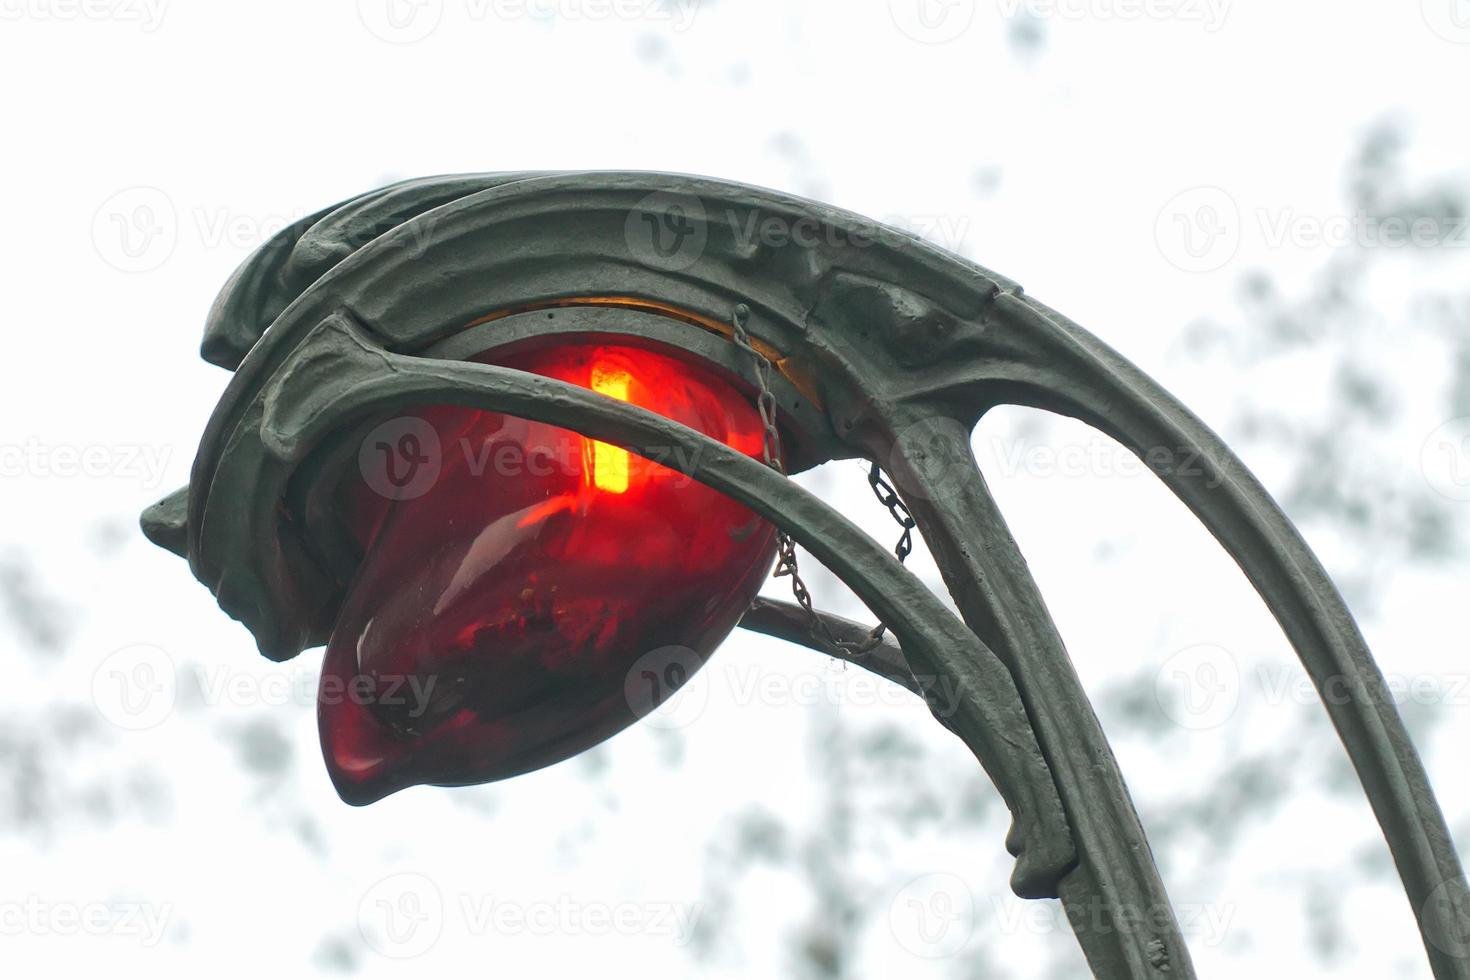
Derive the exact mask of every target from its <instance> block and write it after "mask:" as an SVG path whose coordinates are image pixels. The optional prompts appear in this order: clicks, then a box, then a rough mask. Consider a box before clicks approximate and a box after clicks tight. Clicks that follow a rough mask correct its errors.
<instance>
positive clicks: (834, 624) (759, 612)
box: [739, 596, 949, 728]
mask: <svg viewBox="0 0 1470 980" xmlns="http://www.w3.org/2000/svg"><path fill="white" fill-rule="evenodd" d="M817 617H818V618H820V619H821V621H822V623H823V625H825V626H826V627H827V631H828V632H829V633H831V634H832V635H833V636H835V637H836V638H837V639H838V641H839V642H842V643H853V644H858V643H862V642H863V641H864V640H866V639H867V638H868V637H869V636H870V635H871V634H872V630H873V628H872V627H871V626H864V625H863V624H862V623H857V622H854V621H852V620H850V619H844V618H843V617H841V616H834V615H832V614H831V613H824V612H819V613H817ZM739 625H740V628H741V629H747V630H750V631H751V632H754V633H764V634H765V635H766V636H774V637H775V638H776V639H778V640H785V641H787V642H788V643H795V644H797V645H798V646H804V647H806V648H808V649H810V650H815V651H817V652H818V653H825V654H826V655H827V656H829V657H835V658H836V659H838V660H843V661H846V662H847V663H850V664H854V665H856V666H858V667H862V668H863V669H864V670H870V671H872V672H873V673H875V674H877V675H878V676H879V677H883V678H886V679H887V680H890V681H893V683H895V684H897V685H899V686H900V687H902V688H904V689H906V690H908V691H910V692H912V693H914V694H917V695H918V696H919V697H921V698H922V697H924V696H925V695H924V686H923V685H922V684H920V683H919V682H918V681H917V680H915V679H914V672H913V671H912V670H910V669H909V662H908V660H907V659H905V657H904V655H903V648H902V647H900V646H899V645H898V644H897V643H895V642H894V641H893V638H892V637H890V636H887V635H885V636H884V637H883V639H882V640H881V641H879V643H878V645H877V646H876V647H874V648H873V649H871V650H869V651H868V652H867V653H865V654H862V655H861V656H858V655H854V654H852V653H850V652H849V651H847V650H844V649H837V650H831V649H828V648H827V647H826V646H825V645H823V644H821V643H819V642H817V639H816V637H814V636H812V630H811V623H810V622H809V621H808V619H807V613H806V610H805V609H803V608H801V607H800V606H798V605H797V604H796V603H794V602H781V601H780V600H777V599H767V598H765V597H764V596H758V597H757V598H756V600H755V601H754V602H752V603H751V604H750V608H749V609H747V610H746V611H745V615H744V616H743V617H742V618H741V620H740V623H739ZM935 717H936V718H938V719H939V721H940V723H941V724H943V725H944V726H945V727H946V728H948V727H949V722H948V721H947V720H946V719H945V718H944V717H943V716H942V715H936V716H935Z"/></svg>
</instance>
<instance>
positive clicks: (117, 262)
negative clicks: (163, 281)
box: [92, 187, 179, 272]
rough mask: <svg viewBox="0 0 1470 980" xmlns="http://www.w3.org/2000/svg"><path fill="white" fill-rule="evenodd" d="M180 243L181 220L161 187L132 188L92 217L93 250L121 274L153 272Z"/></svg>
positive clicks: (110, 201) (106, 201)
mask: <svg viewBox="0 0 1470 980" xmlns="http://www.w3.org/2000/svg"><path fill="white" fill-rule="evenodd" d="M178 243H179V217H178V213H177V212H176V211H175V210H174V203H173V201H172V200H170V199H169V196H168V195H167V194H165V193H164V192H163V191H161V190H159V189H158V188H157V187H129V188H128V189H126V190H122V191H118V192H117V193H116V194H114V195H112V196H111V197H109V198H108V199H107V200H105V201H103V202H102V206H101V207H99V208H98V209H97V213H96V214H94V215H93V216H92V246H93V247H94V248H95V249H96V250H97V254H98V255H100V256H102V260H103V261H104V262H106V263H107V264H108V265H110V266H112V267H113V268H114V269H117V270H119V271H121V272H151V271H152V270H154V269H157V268H158V267H159V266H161V265H163V264H164V263H165V262H167V261H168V259H169V256H171V255H173V254H174V248H175V247H176V246H177V245H178Z"/></svg>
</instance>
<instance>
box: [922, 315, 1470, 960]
mask: <svg viewBox="0 0 1470 980" xmlns="http://www.w3.org/2000/svg"><path fill="white" fill-rule="evenodd" d="M993 313H994V316H995V319H994V321H993V322H992V329H993V336H994V344H995V346H994V348H993V350H992V352H991V356H990V357H989V358H988V359H987V361H986V363H984V364H978V363H977V364H974V365H968V366H967V369H962V370H961V371H959V372H956V375H957V376H956V377H952V378H951V379H950V381H949V382H948V383H947V385H946V386H945V391H944V393H943V397H945V398H946V399H958V400H959V401H960V402H968V403H969V404H972V405H973V404H977V403H979V404H983V405H985V406H989V405H992V404H998V403H1006V402H1009V403H1014V404H1019V405H1028V406H1032V407H1037V408H1043V409H1047V410H1049V411H1053V412H1057V413H1060V414H1064V415H1069V416H1072V417H1075V418H1078V419H1080V420H1082V421H1084V422H1087V423H1089V424H1091V425H1093V426H1094V427H1096V428H1098V429H1099V430H1101V431H1103V432H1105V433H1107V434H1108V435H1110V436H1112V437H1113V438H1115V439H1117V440H1118V441H1119V442H1120V443H1122V444H1123V445H1125V446H1127V447H1128V448H1129V449H1130V450H1131V451H1133V452H1134V453H1135V454H1136V455H1137V456H1138V457H1139V459H1140V460H1142V461H1143V462H1144V464H1145V465H1147V466H1148V467H1149V468H1150V469H1152V470H1153V471H1154V472H1155V473H1156V474H1157V475H1158V476H1159V477H1160V479H1162V480H1163V482H1164V483H1165V484H1166V485H1167V486H1168V487H1169V489H1170V490H1171V491H1173V492H1174V494H1175V495H1176V496H1178V497H1179V499H1180V500H1182V501H1183V502H1184V503H1185V504H1186V505H1187V506H1188V507H1189V508H1190V510H1192V511H1193V512H1194V513H1195V515H1196V516H1197V517H1198V518H1199V519H1200V521H1201V522H1202V523H1203V524H1204V525H1205V526H1206V527H1208V528H1209V529H1210V532H1211V533H1212V534H1213V535H1214V536H1215V538H1216V539H1217V540H1218V541H1219V542H1220V544H1221V545H1222V546H1223V547H1224V548H1225V549H1226V550H1227V551H1228V552H1229V553H1230V555H1231V556H1232V557H1233V558H1234V559H1235V561H1236V562H1237V564H1239V566H1240V567H1241V569H1242V570H1243V571H1244V572H1245V574H1246V576H1247V578H1249V580H1250V581H1251V583H1252V584H1253V585H1254V586H1255V588H1256V591H1257V592H1258V593H1259V594H1260V595H1261V598H1262V599H1263V600H1264V601H1265V603H1266V605H1267V607H1268V608H1269V609H1270V610H1271V612H1272V614H1273V615H1274V616H1275V618H1276V620H1277V622H1278V623H1280V625H1281V628H1282V630H1283V631H1284V632H1285V633H1286V635H1287V638H1288V639H1289V640H1290V641H1291V644H1292V646H1293V648H1294V649H1295V650H1296V653H1297V656H1298V658H1299V659H1300V660H1301V662H1302V665H1303V666H1304V667H1305V668H1306V671H1307V673H1308V675H1309V676H1310V677H1311V678H1312V682H1313V684H1314V685H1315V686H1316V688H1317V690H1318V692H1319V693H1320V694H1322V695H1323V697H1322V701H1323V703H1324V705H1325V706H1326V709H1327V712H1328V714H1329V715H1330V717H1331V719H1332V723H1333V725H1334V726H1335V727H1336V729H1337V732H1338V735H1339V737H1340V738H1341V740H1342V743H1343V745H1344V747H1345V748H1346V750H1347V753H1348V756H1349V758H1350V759H1351V761H1352V763H1353V766H1354V768H1355V769H1356V770H1357V773H1358V778H1359V779H1360V781H1361V782H1362V785H1363V789H1364V792H1365V793H1366V795H1367V797H1368V800H1369V803H1370V804H1371V805H1372V807H1373V811H1374V814H1375V815H1376V816H1377V818H1378V822H1379V825H1380V826H1381V828H1382V830H1383V835H1384V838H1385V839H1386V840H1387V842H1388V846H1389V849H1390V851H1391V852H1392V854H1393V858H1394V862H1395V864H1396V865H1397V867H1398V870H1399V876H1400V878H1401V879H1402V881H1403V884H1404V889H1405V892H1406V893H1407V895H1408V898H1409V902H1410V905H1411V906H1412V909H1413V912H1414V915H1415V918H1416V920H1417V922H1418V925H1419V930H1420V933H1421V936H1422V937H1423V940H1424V946H1425V949H1426V951H1427V953H1428V956H1429V961H1430V965H1431V968H1432V969H1433V971H1434V976H1435V977H1436V978H1439V980H1470V887H1467V882H1466V878H1465V873H1464V871H1463V870H1462V868H1461V865H1460V861H1459V857H1458V855H1457V854H1456V852H1455V848H1454V844H1453V841H1452V840H1451V837H1450V834H1449V829H1448V827H1447V826H1446V824H1445V820H1444V815H1443V814H1442V812H1441V811H1440V808H1439V805H1438V803H1437V802H1436V800H1435V797H1434V792H1433V789H1432V788H1431V787H1430V784H1429V780H1428V778H1427V776H1426V774H1425V772H1424V766H1423V763H1422V762H1421V760H1420V759H1419V755H1418V753H1417V751H1416V750H1415V748H1414V745H1413V742H1412V740H1411V739H1410V737H1409V734H1408V731H1407V730H1406V729H1405V727H1404V724H1403V720H1402V719H1401V718H1400V716H1399V713H1398V710H1397V708H1396V706H1395V705H1394V702H1393V698H1392V695H1391V694H1390V693H1389V691H1388V688H1387V685H1386V684H1385V683H1384V680H1383V675H1382V674H1381V673H1380V672H1379V669H1378V666H1377V664H1376V663H1375V662H1374V661H1373V657H1372V654H1371V653H1370V652H1369V650H1368V647H1367V644H1366V642H1365V641H1364V639H1363V636H1362V634H1361V633H1360V632H1359V631H1358V628H1357V625H1356V624H1355V623H1354V621H1353V618H1352V614H1351V613H1350V612H1349V611H1348V609H1347V606H1346V604H1345V603H1344V602H1343V600H1342V597H1341V595H1340V594H1339V593H1338V591H1337V589H1336V587H1335V586H1334V585H1333V584H1332V581H1331V579H1330V578H1329V577H1328V575H1327V573H1326V571H1325V570H1324V569H1323V568H1322V565H1321V563H1320V562H1319V561H1318V560H1317V558H1316V556H1315V555H1314V554H1313V553H1312V551H1311V549H1310V548H1309V547H1308V546H1307V544H1306V542H1305V541H1304V540H1303V539H1302V537H1301V535H1300V533H1298V531H1297V530H1296V528H1295V527H1294V526H1293V525H1292V523H1291V521H1290V519H1289V518H1288V517H1287V516H1286V515H1285V513H1284V512H1283V511H1282V510H1281V508H1280V507H1279V506H1278V505H1277V504H1276V502H1275V501H1274V500H1273V499H1272V498H1271V496H1270V494H1269V493H1267V491H1266V489H1265V488H1264V487H1263V486H1261V484H1260V482H1259V481H1257V480H1256V478H1255V477H1254V476H1252V475H1251V473H1250V472H1249V471H1248V470H1247V469H1246V467H1245V465H1244V463H1242V462H1241V461H1240V459H1239V458H1238V457H1237V456H1236V455H1235V454H1234V453H1233V452H1231V450H1230V449H1229V448H1228V447H1227V446H1226V445H1225V444H1224V442H1223V441H1221V439H1220V438H1219V437H1218V436H1217V435H1215V433H1214V432H1212V431H1211V430H1210V429H1209V428H1208V427H1207V426H1206V425H1205V424H1204V423H1203V422H1201V421H1200V420H1199V419H1198V418H1196V417H1195V416H1194V415H1193V414H1192V413H1191V412H1190V411H1189V410H1188V409H1187V408H1186V407H1185V406H1184V405H1183V404H1182V403H1180V402H1179V401H1178V400H1177V399H1176V398H1174V396H1172V395H1171V394H1169V393H1168V392H1167V391H1165V390H1164V389H1163V388H1162V387H1161V386H1160V385H1159V384H1158V383H1157V382H1155V381H1153V380H1152V379H1151V378H1149V377H1148V376H1147V375H1145V374H1144V373H1143V372H1142V371H1140V370H1139V369H1138V368H1137V367H1135V366H1134V365H1133V364H1131V363H1130V362H1128V361H1127V360H1126V359H1125V358H1123V357H1122V356H1121V355H1119V354H1118V353H1117V352H1116V351H1114V350H1112V349H1111V348H1110V347H1108V346H1107V345H1106V344H1104V343H1103V342H1102V341H1101V340H1099V339H1097V338H1096V337H1094V336H1092V335H1091V334H1089V333H1087V331H1085V330H1083V329H1082V328H1081V327H1079V326H1077V325H1076V324H1074V323H1072V322H1071V321H1069V320H1067V319H1066V318H1065V317H1063V316H1062V315H1061V314H1058V313H1056V312H1055V311H1053V310H1050V309H1048V308H1047V307H1045V306H1043V305H1042V304H1040V303H1037V302H1035V301H1033V300H1030V299H1026V298H1023V297H1021V296H1018V295H1011V294H1007V295H1003V296H1000V297H998V298H997V299H996V301H995V304H994V307H993ZM958 375H968V378H966V379H965V380H960V378H959V377H958ZM934 394H935V395H940V394H941V393H940V391H939V390H938V389H936V390H935V392H934ZM993 646H995V648H996V650H997V653H1001V652H1002V650H1003V649H1004V648H1003V646H1001V645H999V644H993ZM1344 691H1346V693H1347V697H1343V696H1342V695H1343V693H1344ZM1329 692H1330V693H1331V695H1332V696H1330V697H1329V696H1327V695H1328V693H1329ZM1023 693H1024V688H1023ZM1038 736H1039V737H1041V738H1043V739H1045V733H1044V731H1043V730H1042V729H1041V726H1038ZM1043 744H1045V742H1043ZM1053 765H1054V767H1055V765H1056V762H1055V760H1053ZM1058 778H1059V785H1060V786H1061V787H1062V789H1063V792H1064V793H1065V787H1066V775H1065V772H1063V771H1059V772H1058ZM1083 848H1084V851H1085V843H1084V844H1083Z"/></svg>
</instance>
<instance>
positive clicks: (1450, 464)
mask: <svg viewBox="0 0 1470 980" xmlns="http://www.w3.org/2000/svg"><path fill="white" fill-rule="evenodd" d="M1419 468H1420V469H1421V470H1423V471H1424V479H1426V480H1428V481H1429V485H1430V486H1431V487H1433V488H1434V489H1435V490H1436V491H1438V492H1439V493H1441V494H1443V495H1444V496H1446V497H1448V498H1450V499H1451V500H1470V416H1466V417H1464V418H1458V419H1450V420H1449V421H1448V422H1446V423H1445V424H1444V425H1441V426H1440V427H1439V428H1437V429H1435V430H1434V431H1433V432H1431V433H1430V434H1429V438H1428V439H1427V440H1425V442H1424V448H1423V449H1422V450H1421V451H1420V453H1419Z"/></svg>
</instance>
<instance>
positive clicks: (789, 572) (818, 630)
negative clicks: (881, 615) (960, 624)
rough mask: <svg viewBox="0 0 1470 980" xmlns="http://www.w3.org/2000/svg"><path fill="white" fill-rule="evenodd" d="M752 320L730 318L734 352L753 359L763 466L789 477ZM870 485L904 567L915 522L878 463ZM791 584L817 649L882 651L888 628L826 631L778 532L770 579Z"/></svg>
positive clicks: (790, 548) (790, 546)
mask: <svg viewBox="0 0 1470 980" xmlns="http://www.w3.org/2000/svg"><path fill="white" fill-rule="evenodd" d="M749 319H750V307H748V306H746V305H745V304H744V303H741V304H739V305H738V306H736V307H735V315H734V317H732V318H731V327H732V334H733V338H734V341H735V346H736V347H739V348H740V349H741V350H743V351H745V352H746V353H747V354H749V355H750V359H751V361H752V363H753V364H754V365H755V379H756V384H757V386H758V387H759V389H760V391H759V393H758V395H757V397H756V407H757V408H758V409H760V413H761V424H762V425H763V426H764V435H763V437H762V445H761V452H762V455H763V456H764V459H765V464H766V465H767V466H769V467H770V468H771V469H773V470H775V471H776V472H777V473H781V474H783V475H784V474H785V473H786V468H785V466H784V465H783V464H782V461H781V431H780V430H779V429H778V428H777V427H776V396H775V394H774V393H773V392H772V391H771V361H770V359H769V358H767V357H766V356H765V355H764V354H762V353H761V352H760V351H758V350H756V348H755V344H754V343H752V342H751V339H750V334H749V333H747V332H746V329H745V323H746V321H747V320H749ZM868 485H869V486H871V487H872V488H873V494H874V495H875V496H876V497H877V498H878V502H879V503H881V504H882V505H883V506H884V507H886V508H888V513H889V514H891V515H892V516H893V519H894V520H895V521H896V522H898V525H899V527H901V528H902V529H903V534H902V535H900V536H899V539H898V544H896V545H895V546H894V548H893V554H894V555H895V557H897V558H898V560H899V563H900V564H902V563H903V561H904V559H906V558H908V556H909V554H910V553H911V552H912V551H913V548H914V536H913V529H914V518H913V515H911V514H910V513H909V509H908V507H907V506H905V505H904V502H903V501H902V500H900V499H899V498H898V493H897V492H896V491H895V490H894V489H893V487H892V486H891V485H890V484H889V483H888V481H887V480H885V479H884V478H883V471H882V469H881V468H880V467H879V466H878V464H877V463H876V462H875V463H873V464H872V469H870V470H869V471H868ZM788 576H789V577H790V578H791V594H792V595H793V596H795V598H796V604H797V605H798V606H800V607H801V608H802V609H803V610H805V611H806V615H807V630H808V631H809V632H810V633H811V636H812V639H814V640H816V641H817V643H818V645H820V646H825V647H826V648H827V649H828V650H829V651H843V653H844V655H846V656H862V655H863V654H865V653H868V652H869V651H870V650H872V649H873V648H875V647H876V646H878V644H879V643H881V642H882V641H883V636H884V634H885V633H887V631H888V627H887V626H885V625H883V624H882V623H879V624H878V625H877V626H876V627H874V628H873V630H872V632H870V633H869V634H868V635H867V637H866V638H865V639H863V640H862V641H860V642H857V643H853V642H850V641H844V640H839V639H838V638H837V637H836V636H834V635H833V634H832V631H831V630H830V629H828V628H827V624H826V623H825V622H823V621H822V617H821V616H819V615H818V614H817V611H816V609H815V608H813V607H812V594H811V591H810V590H809V589H808V588H807V586H806V582H805V581H803V579H802V577H801V571H800V569H799V568H798V567H797V563H796V542H795V541H793V540H791V535H789V534H787V533H786V532H785V531H782V530H780V529H777V531H776V570H775V572H773V573H772V577H773V578H784V577H788Z"/></svg>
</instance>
